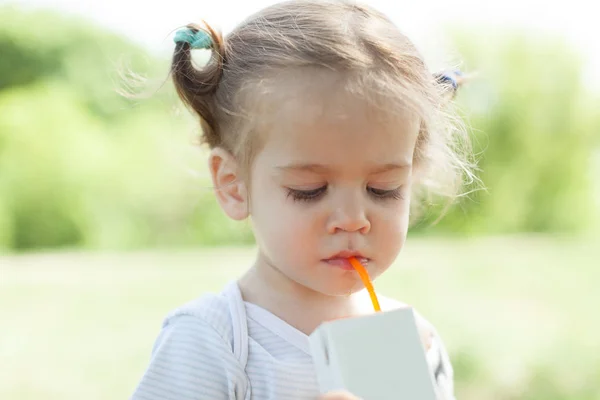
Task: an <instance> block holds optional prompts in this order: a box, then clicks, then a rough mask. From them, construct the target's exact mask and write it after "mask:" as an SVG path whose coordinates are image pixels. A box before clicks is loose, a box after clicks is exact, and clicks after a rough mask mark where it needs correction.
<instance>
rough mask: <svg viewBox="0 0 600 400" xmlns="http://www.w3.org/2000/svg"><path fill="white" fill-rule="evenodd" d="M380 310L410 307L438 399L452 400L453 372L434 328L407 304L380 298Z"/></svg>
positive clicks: (446, 353)
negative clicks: (435, 386)
mask: <svg viewBox="0 0 600 400" xmlns="http://www.w3.org/2000/svg"><path fill="white" fill-rule="evenodd" d="M379 300H380V304H381V308H382V310H384V311H385V310H394V309H398V308H405V307H411V308H413V311H414V315H415V322H416V325H417V329H418V331H419V335H420V337H421V342H422V343H423V347H424V348H425V351H426V356H427V361H428V363H429V367H430V369H431V372H432V374H433V377H434V379H435V382H436V385H437V389H438V391H439V393H438V398H439V399H444V400H453V399H454V370H453V368H452V363H451V362H450V357H449V355H448V352H447V350H446V346H445V345H444V342H443V340H442V338H441V336H440V335H439V333H438V331H437V329H436V327H435V326H434V325H433V324H432V323H431V322H430V321H429V320H428V319H427V318H425V317H424V316H423V315H422V314H421V313H420V312H419V311H417V310H416V309H414V307H412V306H411V305H409V304H406V303H402V302H400V301H397V300H394V299H390V298H386V297H382V298H380V299H379Z"/></svg>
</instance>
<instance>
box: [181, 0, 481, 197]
mask: <svg viewBox="0 0 600 400" xmlns="http://www.w3.org/2000/svg"><path fill="white" fill-rule="evenodd" d="M188 28H191V29H192V30H193V31H197V30H204V31H206V32H207V33H208V34H209V35H210V37H211V38H212V45H211V57H210V61H209V62H208V63H207V64H206V65H205V66H203V67H201V68H198V67H197V66H195V65H194V62H193V60H192V48H191V47H190V45H189V43H185V42H182V43H177V45H176V48H175V52H174V55H173V62H172V68H171V72H172V75H173V80H174V83H175V87H176V89H177V92H178V94H179V96H180V98H181V99H182V101H183V102H184V103H185V104H186V105H188V106H189V107H190V108H191V109H193V111H194V112H195V113H196V114H197V115H198V116H199V117H200V123H201V127H202V139H203V141H204V142H205V143H207V144H208V146H209V147H210V148H214V147H222V148H224V149H226V150H228V151H229V152H231V153H232V154H233V155H234V156H235V157H236V158H237V159H238V160H239V161H240V162H241V163H242V164H243V165H245V166H246V167H250V165H251V162H252V159H253V156H254V154H255V153H256V151H257V148H258V137H259V136H260V135H258V132H257V131H258V130H259V125H258V122H257V121H260V119H261V118H260V116H257V115H255V114H253V111H252V107H255V106H256V104H257V103H258V104H260V102H261V99H260V96H261V94H264V93H266V92H267V89H266V88H267V87H268V86H269V84H271V83H273V81H274V80H275V77H276V76H278V75H280V74H281V73H284V72H285V73H288V72H289V71H296V70H301V69H307V68H313V69H317V70H323V71H333V72H334V73H336V74H339V76H340V77H343V78H344V85H346V87H348V88H350V89H349V90H351V91H352V92H353V93H357V94H360V95H361V96H363V97H364V98H366V99H367V101H369V102H371V104H372V105H373V106H375V107H378V108H379V109H388V110H390V112H391V113H394V110H399V109H400V108H404V109H406V108H408V109H409V110H410V111H411V112H414V113H416V114H417V115H418V116H419V118H420V121H421V128H420V132H419V135H418V139H417V144H416V148H415V152H414V160H413V162H414V165H415V171H416V173H417V177H416V179H415V183H416V185H415V189H416V190H419V193H420V194H432V195H443V196H449V197H452V198H453V197H455V196H456V195H458V193H459V191H460V188H461V187H462V183H464V180H465V179H467V180H470V179H472V177H473V174H472V168H473V166H472V164H471V163H470V162H469V154H470V153H469V146H468V144H469V141H468V137H467V134H466V131H465V129H464V128H463V127H462V125H461V124H460V122H459V119H458V118H457V117H455V116H454V115H453V114H452V113H451V112H450V108H449V102H450V101H449V98H452V97H453V95H454V91H455V90H456V86H455V85H449V84H447V82H446V80H444V79H440V76H439V75H435V74H432V73H430V72H429V71H428V69H427V66H426V65H425V62H424V60H423V57H422V56H421V55H420V54H419V52H418V51H417V49H416V48H415V46H414V45H413V43H411V41H410V40H409V39H408V38H407V37H406V36H405V35H404V34H403V33H401V31H400V30H399V29H398V28H397V27H396V26H395V25H394V24H393V23H392V22H391V21H390V20H389V19H388V18H387V17H386V16H385V15H384V14H382V13H380V12H379V11H377V10H374V9H373V8H371V7H369V6H366V5H362V4H357V3H353V2H349V1H342V0H295V1H286V2H282V3H279V4H275V5H273V6H270V7H267V8H265V9H263V10H261V11H260V12H258V13H256V14H254V15H252V16H250V17H249V18H248V19H246V20H245V21H244V22H242V23H241V24H240V25H238V26H237V27H236V28H235V29H234V30H233V31H232V32H231V33H229V34H228V35H227V36H226V37H222V36H221V34H219V33H218V32H216V31H215V30H214V29H212V28H211V27H210V26H208V25H207V24H204V25H200V24H190V25H188ZM257 97H258V98H257ZM254 111H256V110H254Z"/></svg>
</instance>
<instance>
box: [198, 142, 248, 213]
mask: <svg viewBox="0 0 600 400" xmlns="http://www.w3.org/2000/svg"><path fill="white" fill-rule="evenodd" d="M208 168H209V170H210V174H211V177H212V182H213V185H214V188H215V195H216V196H217V200H218V202H219V204H220V205H221V208H222V209H223V211H225V214H227V215H228V216H229V217H230V218H231V219H234V220H236V221H240V220H243V219H246V218H247V217H248V214H249V211H248V210H249V205H248V194H247V190H246V184H245V182H244V181H243V179H241V175H240V169H239V168H240V167H239V165H238V162H237V160H236V159H235V158H234V157H233V155H232V154H231V153H229V152H228V151H227V150H225V149H222V148H215V149H213V150H212V151H211V152H210V156H209V158H208Z"/></svg>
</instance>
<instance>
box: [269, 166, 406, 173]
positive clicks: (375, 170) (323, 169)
mask: <svg viewBox="0 0 600 400" xmlns="http://www.w3.org/2000/svg"><path fill="white" fill-rule="evenodd" d="M411 167H412V164H410V163H409V164H396V163H388V164H383V165H378V166H377V167H375V168H373V169H372V170H371V171H370V173H371V174H381V173H383V172H389V171H394V170H402V169H410V168H411ZM276 168H277V169H278V170H280V171H284V172H287V171H307V172H315V173H327V172H330V171H331V169H330V168H329V167H327V166H326V165H323V164H304V163H298V164H289V165H283V166H278V167H276Z"/></svg>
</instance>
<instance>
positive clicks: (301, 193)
mask: <svg viewBox="0 0 600 400" xmlns="http://www.w3.org/2000/svg"><path fill="white" fill-rule="evenodd" d="M326 190H327V186H321V187H319V188H316V189H311V190H298V189H290V188H288V189H287V192H288V194H287V195H288V197H292V199H293V200H294V201H314V200H318V199H319V198H320V197H321V196H322V195H324V194H325V191H326Z"/></svg>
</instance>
